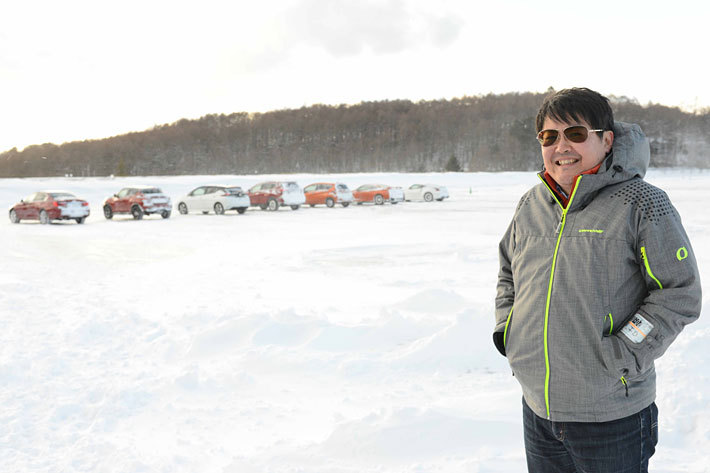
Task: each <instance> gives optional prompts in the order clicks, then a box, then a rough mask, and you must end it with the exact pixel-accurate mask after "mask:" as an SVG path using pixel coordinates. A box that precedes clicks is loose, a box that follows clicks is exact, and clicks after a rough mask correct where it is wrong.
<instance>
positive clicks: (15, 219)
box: [10, 209, 20, 223]
mask: <svg viewBox="0 0 710 473" xmlns="http://www.w3.org/2000/svg"><path fill="white" fill-rule="evenodd" d="M10 221H11V222H12V223H20V217H18V216H17V212H15V209H12V210H10Z"/></svg>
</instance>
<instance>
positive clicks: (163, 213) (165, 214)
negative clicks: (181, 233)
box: [160, 210, 170, 218]
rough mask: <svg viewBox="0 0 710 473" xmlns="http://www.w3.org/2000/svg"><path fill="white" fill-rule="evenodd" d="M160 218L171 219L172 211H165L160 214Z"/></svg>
mask: <svg viewBox="0 0 710 473" xmlns="http://www.w3.org/2000/svg"><path fill="white" fill-rule="evenodd" d="M160 216H161V217H163V218H170V211H169V210H163V211H162V212H160Z"/></svg>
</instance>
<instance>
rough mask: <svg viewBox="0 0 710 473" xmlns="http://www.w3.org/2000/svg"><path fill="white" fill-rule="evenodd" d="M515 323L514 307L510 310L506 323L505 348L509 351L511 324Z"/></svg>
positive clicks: (504, 331)
mask: <svg viewBox="0 0 710 473" xmlns="http://www.w3.org/2000/svg"><path fill="white" fill-rule="evenodd" d="M512 321H513V307H511V308H510V312H509V313H508V320H506V321H505V329H504V330H503V348H504V349H505V350H506V351H507V349H508V339H509V336H510V323H511V322H512Z"/></svg>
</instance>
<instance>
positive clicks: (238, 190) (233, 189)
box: [224, 187, 242, 195]
mask: <svg viewBox="0 0 710 473" xmlns="http://www.w3.org/2000/svg"><path fill="white" fill-rule="evenodd" d="M224 191H225V192H226V193H227V194H232V195H240V194H241V193H242V188H241V187H227V188H225V189H224Z"/></svg>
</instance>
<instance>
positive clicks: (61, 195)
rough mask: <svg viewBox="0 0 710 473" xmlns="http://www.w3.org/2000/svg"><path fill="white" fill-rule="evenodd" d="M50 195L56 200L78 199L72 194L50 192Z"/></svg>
mask: <svg viewBox="0 0 710 473" xmlns="http://www.w3.org/2000/svg"><path fill="white" fill-rule="evenodd" d="M49 195H51V196H52V199H54V200H69V199H76V197H74V195H73V194H70V193H69V192H50V193H49Z"/></svg>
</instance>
